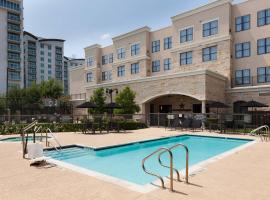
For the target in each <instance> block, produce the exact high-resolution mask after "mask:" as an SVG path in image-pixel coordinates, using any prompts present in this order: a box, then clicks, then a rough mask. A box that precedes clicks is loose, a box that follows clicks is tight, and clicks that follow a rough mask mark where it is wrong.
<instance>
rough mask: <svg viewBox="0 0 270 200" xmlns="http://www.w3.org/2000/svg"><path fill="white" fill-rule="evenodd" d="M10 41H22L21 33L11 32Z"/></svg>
mask: <svg viewBox="0 0 270 200" xmlns="http://www.w3.org/2000/svg"><path fill="white" fill-rule="evenodd" d="M8 41H11V42H18V43H20V41H21V39H20V35H17V34H12V33H9V34H8Z"/></svg>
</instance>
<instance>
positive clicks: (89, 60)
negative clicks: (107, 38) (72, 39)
mask: <svg viewBox="0 0 270 200" xmlns="http://www.w3.org/2000/svg"><path fill="white" fill-rule="evenodd" d="M86 64H87V67H92V66H93V65H94V58H93V57H89V58H87V60H86Z"/></svg>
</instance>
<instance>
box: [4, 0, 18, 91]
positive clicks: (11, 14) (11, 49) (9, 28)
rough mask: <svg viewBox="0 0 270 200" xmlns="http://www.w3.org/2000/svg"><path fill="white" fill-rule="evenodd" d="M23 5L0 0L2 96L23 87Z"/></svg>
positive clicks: (14, 0)
mask: <svg viewBox="0 0 270 200" xmlns="http://www.w3.org/2000/svg"><path fill="white" fill-rule="evenodd" d="M22 5H23V1H22V0H11V1H9V0H0V94H5V93H6V92H7V91H8V90H9V89H10V88H13V87H23V40H22V37H23V33H22V30H23V6H22Z"/></svg>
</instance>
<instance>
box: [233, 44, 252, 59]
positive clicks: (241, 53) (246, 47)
mask: <svg viewBox="0 0 270 200" xmlns="http://www.w3.org/2000/svg"><path fill="white" fill-rule="evenodd" d="M249 56H250V42H244V43H239V44H236V45H235V57H236V58H244V57H249Z"/></svg>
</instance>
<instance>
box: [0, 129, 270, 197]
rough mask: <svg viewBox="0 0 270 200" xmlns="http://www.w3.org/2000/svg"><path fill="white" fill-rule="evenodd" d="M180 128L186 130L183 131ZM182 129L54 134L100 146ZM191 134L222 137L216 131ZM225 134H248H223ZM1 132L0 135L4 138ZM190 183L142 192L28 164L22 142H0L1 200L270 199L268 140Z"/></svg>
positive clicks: (215, 165) (209, 168) (221, 162)
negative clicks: (24, 156)
mask: <svg viewBox="0 0 270 200" xmlns="http://www.w3.org/2000/svg"><path fill="white" fill-rule="evenodd" d="M184 133H189V132H187V131H184ZM179 134H181V132H180V131H165V130H164V128H149V129H144V130H138V131H131V132H128V133H120V134H103V135H82V134H79V133H58V134H57V137H58V139H59V141H60V142H61V143H62V144H63V145H68V144H82V145H86V146H93V147H103V146H111V145H118V144H124V143H130V142H135V141H142V140H148V139H154V138H160V137H168V136H175V135H179ZM195 134H202V135H213V136H223V135H221V134H216V133H205V132H204V133H202V132H195ZM224 136H225V137H237V138H251V139H254V138H253V137H249V136H239V135H224ZM6 137H9V136H5V137H3V136H2V137H0V138H6ZM190 182H191V184H190V185H186V184H185V183H183V182H181V183H177V182H175V190H176V192H175V193H171V192H169V190H162V189H156V190H154V191H152V192H149V193H146V194H142V193H139V192H134V191H132V190H129V189H126V188H124V187H121V186H119V185H116V184H113V183H110V182H106V181H102V180H100V179H96V178H94V177H91V176H87V175H84V174H80V173H77V172H74V171H71V170H69V169H66V168H62V167H57V166H55V167H50V168H45V167H41V168H36V167H29V161H28V160H23V159H22V153H21V144H20V143H13V144H12V143H0V199H3V200H13V199H14V200H24V199H25V200H26V199H27V200H31V199H33V200H40V199H42V200H43V199H44V200H45V199H46V200H55V199H71V200H73V199H74V200H75V199H76V200H84V199H87V200H88V199H89V200H114V199H115V200H121V199H128V200H154V199H155V200H161V199H162V200H164V199H194V200H195V199H196V200H197V199H200V200H204V199H205V200H209V199H213V200H217V199H218V200H223V199H224V200H229V199H233V200H235V199H239V200H240V199H245V200H249V199H256V200H263V199H267V200H268V199H270V190H269V188H270V143H266V142H264V143H263V142H258V143H256V144H254V145H252V146H249V147H247V148H245V149H242V150H240V151H237V152H235V153H234V154H232V155H229V156H227V157H224V158H222V159H220V160H218V161H217V162H213V163H210V164H208V165H206V166H205V167H204V168H203V169H202V171H201V172H200V173H198V174H196V175H195V176H192V177H190Z"/></svg>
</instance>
